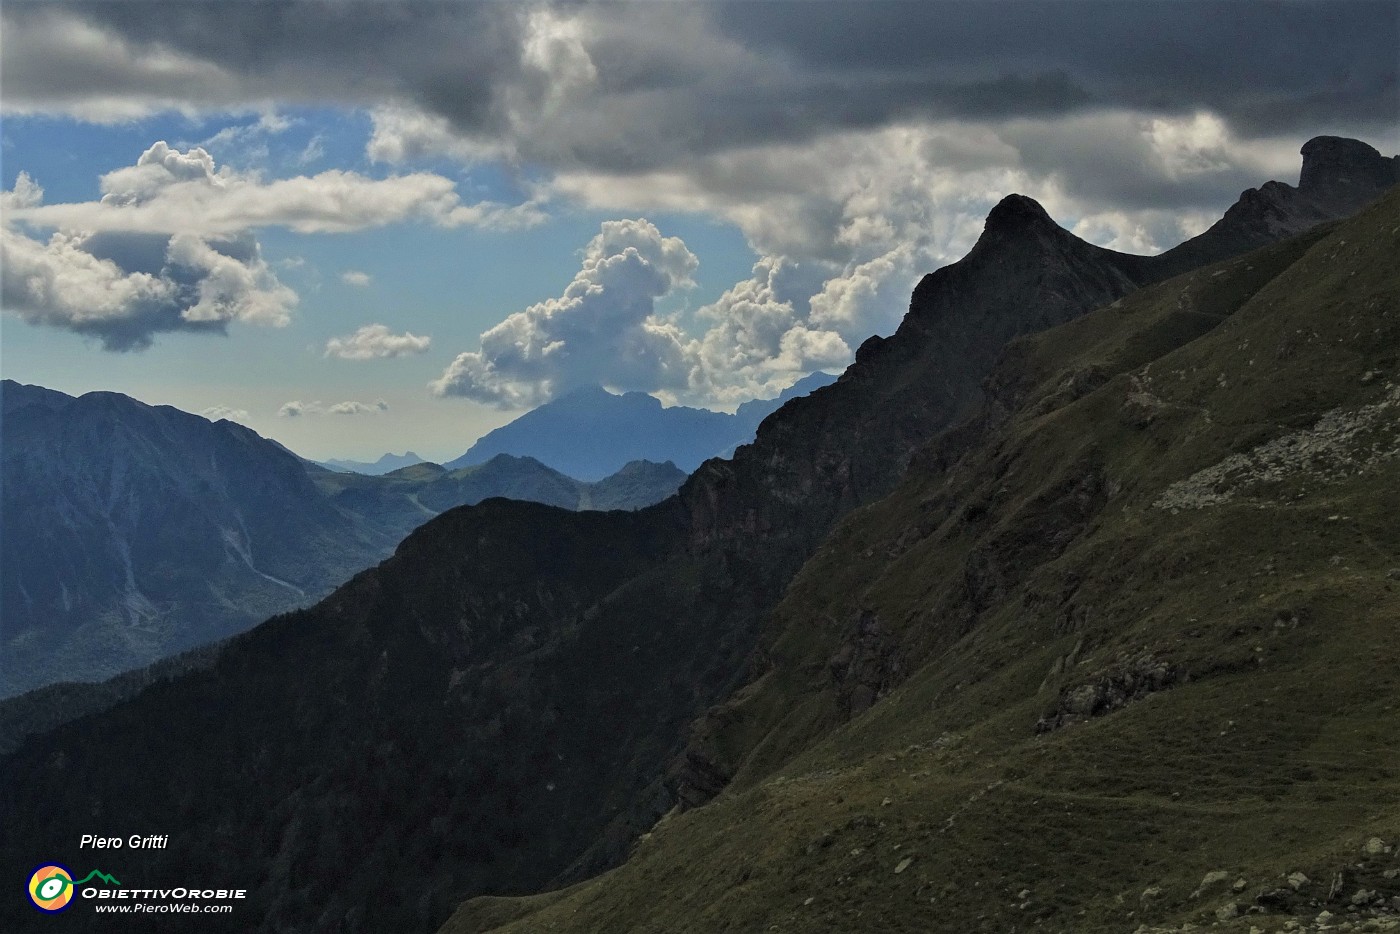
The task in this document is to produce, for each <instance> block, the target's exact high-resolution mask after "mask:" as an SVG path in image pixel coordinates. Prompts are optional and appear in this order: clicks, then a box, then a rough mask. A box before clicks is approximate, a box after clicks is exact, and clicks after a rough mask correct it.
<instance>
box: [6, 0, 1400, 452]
mask: <svg viewBox="0 0 1400 934" xmlns="http://www.w3.org/2000/svg"><path fill="white" fill-rule="evenodd" d="M0 15H3V17H4V23H3V32H0V41H3V43H4V49H3V59H0V63H2V65H3V76H2V77H3V84H0V112H3V115H4V122H3V126H2V127H0V141H2V142H3V149H0V158H2V159H3V173H0V174H3V185H4V188H5V190H6V194H5V196H4V199H5V200H4V204H3V207H0V212H3V233H4V238H5V239H4V257H3V258H4V264H3V273H4V291H3V305H4V309H3V310H4V315H3V318H0V328H3V331H0V337H2V338H3V346H2V347H0V370H2V371H3V374H4V376H5V377H7V378H11V379H16V380H20V381H22V382H32V383H38V384H41V385H45V386H49V387H51V388H54V389H59V390H62V391H65V392H70V393H81V392H86V391H89V390H96V389H106V390H115V391H119V392H125V393H128V394H130V395H133V396H135V397H137V398H139V399H142V400H144V401H147V402H151V403H163V404H171V405H175V406H178V407H180V408H183V409H186V410H189V411H194V412H201V413H207V414H208V415H209V416H210V417H217V416H219V415H221V414H224V415H228V416H229V417H233V418H236V419H237V420H239V421H242V422H244V423H246V424H248V425H249V426H251V427H253V428H254V429H256V430H257V431H259V432H261V433H263V434H265V435H268V436H271V437H274V438H276V439H278V440H279V441H282V442H283V443H285V444H287V445H288V446H290V447H292V448H293V449H295V450H297V451H299V452H301V453H303V454H305V455H307V456H311V457H315V458H328V457H353V458H360V459H373V458H375V457H377V456H378V455H379V454H381V453H383V452H385V451H389V450H392V451H403V450H405V449H410V448H411V449H413V450H415V451H417V452H418V453H419V454H420V455H423V456H425V457H428V458H430V459H446V458H450V457H453V456H456V455H457V454H460V453H461V452H462V451H463V450H465V449H466V448H467V447H468V446H469V445H470V443H471V442H472V441H473V440H474V439H475V438H476V437H477V436H478V435H480V434H481V433H483V432H484V431H486V430H489V429H490V428H492V427H494V426H496V425H499V424H502V423H504V422H505V421H508V420H509V419H510V418H513V417H514V416H515V415H517V414H519V412H520V411H523V410H524V409H527V408H529V407H531V406H533V405H536V404H538V403H540V402H543V401H545V400H547V399H549V398H551V397H553V396H555V395H558V394H559V393H561V392H564V391H567V390H569V389H570V388H572V387H574V386H576V385H580V384H583V383H591V382H601V383H603V384H604V385H607V386H609V387H610V388H613V389H616V390H642V391H646V392H651V393H653V394H655V395H657V396H658V397H660V398H661V399H662V400H663V401H665V402H667V403H668V404H671V403H685V404H691V405H705V406H711V407H718V408H731V407H733V406H734V405H736V404H738V403H739V402H742V401H744V400H746V399H748V398H753V397H756V396H772V395H776V394H777V392H778V391H780V390H781V389H782V388H784V387H785V386H787V385H789V384H791V383H792V382H794V381H796V379H798V378H800V377H801V376H802V375H805V374H806V373H808V372H811V371H812V370H814V369H827V370H833V371H834V370H838V369H840V368H841V367H842V366H844V365H845V364H846V363H847V362H848V361H849V359H850V357H851V354H852V352H853V350H854V348H855V347H856V346H858V345H859V343H860V342H861V341H862V340H863V339H864V338H865V337H867V336H869V335H870V334H874V333H888V332H890V331H891V330H893V328H894V327H895V326H897V324H898V322H899V319H900V316H901V315H902V314H903V311H904V309H905V307H906V306H907V301H908V295H909V292H910V289H911V288H912V286H913V285H914V283H915V282H916V281H917V279H918V277H919V276H920V275H922V274H923V273H925V272H928V271H931V270H932V269H935V268H937V267H938V266H939V265H943V264H945V263H947V262H951V261H954V260H956V259H957V258H958V257H960V256H961V255H962V254H963V252H965V251H966V249H967V248H968V247H969V246H970V245H971V244H972V243H973V242H974V241H975V239H976V236H977V234H978V232H979V231H980V228H981V219H982V217H983V216H984V215H985V213H986V211H987V210H988V209H989V208H990V207H991V206H992V205H993V204H995V202H996V201H997V200H999V199H1000V198H1001V197H1002V196H1004V195H1006V194H1008V193H1010V192H1012V191H1018V192H1021V193H1024V194H1028V195H1030V196H1032V197H1035V198H1037V199H1038V200H1040V201H1041V202H1042V203H1043V204H1045V206H1046V207H1047V209H1048V210H1049V211H1050V213H1051V214H1052V216H1054V217H1056V219H1057V220H1058V221H1059V222H1060V223H1061V224H1063V225H1064V226H1066V227H1069V228H1070V229H1072V230H1074V231H1075V232H1076V233H1078V234H1080V235H1081V236H1084V237H1085V238H1087V239H1089V240H1092V241H1093V242H1097V243H1100V244H1103V245H1107V246H1112V247H1114V248H1117V249H1123V250H1130V251H1137V252H1154V251H1157V250H1160V249H1163V248H1166V247H1169V246H1171V245H1173V244H1175V243H1176V242H1179V241H1180V240H1181V239H1184V238H1185V237H1188V236H1191V235H1193V234H1195V233H1197V232H1199V231H1200V230H1201V229H1203V228H1204V227H1205V226H1206V225H1208V224H1209V223H1210V222H1211V221H1213V220H1214V219H1215V218H1216V217H1218V216H1219V214H1220V213H1221V212H1222V211H1223V210H1224V208H1225V207H1227V206H1228V205H1229V204H1230V203H1231V202H1232V201H1233V200H1234V199H1235V197H1236V196H1237V195H1238V193H1239V192H1240V191H1241V190H1242V189H1244V188H1246V187H1251V186H1256V185H1258V184H1261V183H1262V182H1264V181H1266V180H1268V179H1270V178H1276V179H1281V180H1284V181H1289V182H1292V181H1295V180H1296V176H1297V171H1298V164H1299V161H1298V148H1299V146H1300V145H1301V144H1302V143H1303V142H1304V141H1305V140H1307V139H1308V138H1310V137H1312V136H1314V135H1319V134H1324V133H1333V134H1338V135H1349V136H1357V137H1360V138H1363V139H1366V140H1367V141H1369V142H1371V143H1372V144H1374V145H1376V146H1378V147H1379V148H1381V149H1382V150H1383V151H1385V152H1393V151H1395V148H1396V146H1397V143H1398V142H1400V141H1398V140H1397V130H1396V126H1395V120H1394V115H1395V113H1396V110H1397V90H1396V89H1397V79H1396V61H1395V56H1394V49H1395V48H1396V44H1397V41H1396V40H1397V34H1398V33H1400V30H1398V29H1397V17H1400V12H1397V7H1396V6H1395V5H1394V4H1393V3H1386V2H1379V3H1373V2H1363V0H1339V2H1333V3H1307V2H1301V3H1292V4H1286V5H1284V6H1281V7H1280V6H1278V5H1273V4H1264V3H1254V2H1252V0H1236V2H1228V3H1211V2H1199V3H1191V4H1180V3H1157V2H1144V3H1133V4H1128V3H1116V2H1095V0H1088V2H1074V3H1044V4H1036V3H1018V4H1008V3H1000V2H990V0H989V2H984V3H956V4H949V3H939V2H920V3H914V2H900V0H888V2H883V3H873V4H872V3H854V2H844V0H829V2H822V3H803V2H796V3H788V2H782V0H775V2H771V3H763V4H742V3H704V4H658V3H632V4H621V3H614V4H589V5H578V4H562V5H554V4H550V3H544V2H540V3H525V2H502V3H484V4H475V3H442V2H411V0H410V2H401V3H359V2H347V3H342V4H337V5H335V6H334V7H330V6H325V5H321V4H314V3H303V2H299V0H298V2H292V3H289V4H284V5H282V6H281V7H279V8H278V11H276V12H275V13H274V11H272V10H271V8H269V7H266V6H261V5H245V4H207V3H199V2H195V0H164V2H151V3H123V4H110V3H108V4H104V3H91V4H87V3H63V4H57V3H54V4H50V3H44V2H24V3H10V4H7V5H6V6H5V7H4V9H3V11H2V12H0ZM1317 35H1328V36H1330V37H1332V39H1331V40H1330V41H1329V42H1328V43H1326V44H1323V45H1319V44H1318V43H1316V42H1315V41H1313V40H1314V38H1315V36H1317ZM294 413H295V414H294Z"/></svg>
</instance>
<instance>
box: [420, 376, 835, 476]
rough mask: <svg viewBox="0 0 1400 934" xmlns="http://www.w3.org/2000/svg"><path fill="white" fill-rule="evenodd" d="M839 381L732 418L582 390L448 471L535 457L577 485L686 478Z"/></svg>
mask: <svg viewBox="0 0 1400 934" xmlns="http://www.w3.org/2000/svg"><path fill="white" fill-rule="evenodd" d="M834 382H836V377H835V376H830V375H828V374H826V373H820V372H818V373H813V374H812V375H810V376H807V377H805V378H803V379H801V380H799V381H798V382H797V383H795V384H794V385H793V386H791V387H790V388H788V389H787V390H785V391H784V392H783V393H782V395H780V396H778V397H777V398H776V399H755V400H753V401H751V402H745V403H744V404H743V405H741V406H739V409H738V411H736V412H735V413H734V414H733V415H730V414H728V413H726V412H712V411H710V410H709V409H694V408H689V407H686V406H680V405H677V406H671V407H669V408H667V407H665V406H663V405H662V404H661V402H660V400H658V399H656V398H655V397H654V396H649V395H647V394H646V393H644V392H628V393H623V394H621V395H615V394H613V393H610V392H608V391H607V390H606V389H604V388H603V387H601V386H585V387H583V388H580V389H576V390H574V391H573V392H571V393H568V394H567V395H564V396H560V397H559V398H558V399H555V400H553V401H551V402H546V403H545V404H544V405H542V406H540V407H539V408H537V409H533V410H532V411H529V412H526V413H525V414H524V415H522V416H520V417H519V418H517V419H516V420H515V421H513V422H511V423H510V424H508V425H503V426H502V427H500V428H497V429H496V430H495V431H492V432H489V433H488V434H486V435H484V436H482V438H481V439H480V440H478V441H477V442H476V443H475V444H473V445H472V446H471V448H469V449H468V450H467V452H466V453H465V454H463V455H462V456H461V457H459V458H457V459H456V460H453V461H449V462H448V463H447V464H445V465H444V466H445V467H447V468H448V469H449V470H452V469H456V468H459V467H470V466H473V465H475V464H484V463H485V462H487V461H489V460H490V459H491V458H493V457H495V456H496V455H498V454H510V455H513V456H515V457H532V458H534V459H535V460H537V461H539V462H540V463H542V464H545V465H547V466H549V467H552V468H553V469H555V470H558V471H560V472H562V473H565V474H568V475H569V476H571V477H576V478H578V479H580V480H599V479H602V478H603V477H607V476H610V475H612V474H614V473H616V472H617V471H619V470H621V469H622V467H623V466H624V465H626V464H628V463H629V462H631V461H638V460H647V461H654V462H657V463H663V462H665V461H671V462H672V463H674V464H675V465H676V466H678V467H680V469H681V470H684V471H686V472H687V473H689V472H690V471H692V470H694V469H695V468H696V467H699V466H700V465H701V464H702V463H703V462H704V461H706V460H708V459H709V458H711V457H717V456H721V455H724V454H727V453H729V452H732V451H733V450H734V448H735V447H737V446H738V445H741V444H747V443H748V442H750V441H752V440H753V437H754V433H755V432H756V431H757V430H758V425H759V423H760V422H762V421H763V420H764V419H765V418H767V417H768V416H769V415H771V414H772V413H773V412H775V411H777V410H778V408H779V407H781V406H782V405H783V404H784V403H786V402H787V401H788V400H789V399H794V398H796V397H798V396H805V395H807V394H808V393H810V392H813V391H814V390H816V389H819V388H821V387H822V386H826V385H828V384H830V383H834Z"/></svg>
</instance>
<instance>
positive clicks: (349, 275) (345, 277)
mask: <svg viewBox="0 0 1400 934" xmlns="http://www.w3.org/2000/svg"><path fill="white" fill-rule="evenodd" d="M340 281H341V282H344V283H345V284H346V285H353V286H354V287H355V288H357V289H363V288H367V287H368V286H369V284H370V282H371V281H373V279H372V277H371V276H370V274H369V273H367V272H361V271H360V270H358V269H347V270H345V271H344V272H342V273H341V274H340Z"/></svg>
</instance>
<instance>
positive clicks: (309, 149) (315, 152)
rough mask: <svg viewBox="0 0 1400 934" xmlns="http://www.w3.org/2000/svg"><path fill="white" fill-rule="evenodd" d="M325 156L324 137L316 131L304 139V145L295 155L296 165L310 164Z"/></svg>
mask: <svg viewBox="0 0 1400 934" xmlns="http://www.w3.org/2000/svg"><path fill="white" fill-rule="evenodd" d="M325 156H326V138H325V137H324V136H322V135H321V134H320V133H317V134H316V135H315V136H313V137H311V139H309V140H307V141H306V147H305V148H304V149H302V151H301V153H300V154H298V155H297V165H310V164H311V163H313V162H319V161H321V160H322V159H324V158H325Z"/></svg>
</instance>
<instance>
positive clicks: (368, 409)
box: [277, 399, 389, 418]
mask: <svg viewBox="0 0 1400 934" xmlns="http://www.w3.org/2000/svg"><path fill="white" fill-rule="evenodd" d="M387 411H389V403H387V402H385V401H384V400H383V399H378V400H376V401H374V402H355V401H353V400H352V401H346V402H332V403H329V404H328V403H325V402H320V401H316V402H302V401H301V400H299V399H293V400H292V401H291V402H286V403H283V405H282V407H281V408H280V409H278V410H277V416H278V417H279V418H301V417H302V416H304V415H378V414H380V413H381V412H387Z"/></svg>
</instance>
